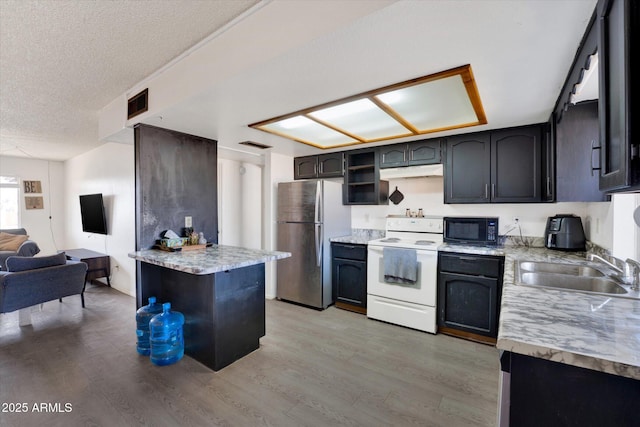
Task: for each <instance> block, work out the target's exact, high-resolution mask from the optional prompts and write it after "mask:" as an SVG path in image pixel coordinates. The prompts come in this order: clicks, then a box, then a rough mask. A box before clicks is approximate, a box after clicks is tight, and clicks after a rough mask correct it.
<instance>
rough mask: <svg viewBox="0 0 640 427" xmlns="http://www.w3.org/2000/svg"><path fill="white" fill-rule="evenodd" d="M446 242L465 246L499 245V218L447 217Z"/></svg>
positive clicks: (445, 227)
mask: <svg viewBox="0 0 640 427" xmlns="http://www.w3.org/2000/svg"><path fill="white" fill-rule="evenodd" d="M444 241H445V242H447V243H461V244H465V245H497V244H498V218H495V217H455V216H446V217H444Z"/></svg>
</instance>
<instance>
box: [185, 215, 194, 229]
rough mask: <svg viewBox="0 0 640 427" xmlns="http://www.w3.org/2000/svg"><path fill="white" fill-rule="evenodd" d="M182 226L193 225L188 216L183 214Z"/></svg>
mask: <svg viewBox="0 0 640 427" xmlns="http://www.w3.org/2000/svg"><path fill="white" fill-rule="evenodd" d="M184 226H185V227H193V225H192V221H191V217H190V216H185V217H184Z"/></svg>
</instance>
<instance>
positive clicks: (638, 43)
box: [597, 0, 640, 192]
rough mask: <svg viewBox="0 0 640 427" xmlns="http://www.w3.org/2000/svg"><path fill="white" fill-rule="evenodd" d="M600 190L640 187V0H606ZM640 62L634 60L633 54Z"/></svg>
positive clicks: (601, 13) (600, 9) (602, 8)
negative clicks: (639, 105)
mask: <svg viewBox="0 0 640 427" xmlns="http://www.w3.org/2000/svg"><path fill="white" fill-rule="evenodd" d="M597 14H598V21H599V27H600V43H599V45H598V56H599V73H600V80H599V96H600V97H599V110H600V111H599V117H600V146H601V149H600V190H602V191H607V192H617V191H638V190H640V140H639V139H638V130H637V129H638V126H639V125H638V119H637V117H636V119H635V123H632V117H633V115H634V114H635V115H638V114H639V111H640V110H639V109H638V103H639V102H640V67H639V66H638V65H637V58H639V57H640V2H638V1H636V0H600V1H599V2H598V6H597ZM634 57H635V59H636V63H633V64H632V58H634Z"/></svg>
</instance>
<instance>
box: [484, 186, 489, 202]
mask: <svg viewBox="0 0 640 427" xmlns="http://www.w3.org/2000/svg"><path fill="white" fill-rule="evenodd" d="M484 198H485V199H487V200H488V199H489V184H485V185H484Z"/></svg>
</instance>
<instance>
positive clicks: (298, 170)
mask: <svg viewBox="0 0 640 427" xmlns="http://www.w3.org/2000/svg"><path fill="white" fill-rule="evenodd" d="M341 176H344V153H329V154H320V155H317V156H304V157H296V158H294V159H293V177H294V179H309V178H334V177H341Z"/></svg>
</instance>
